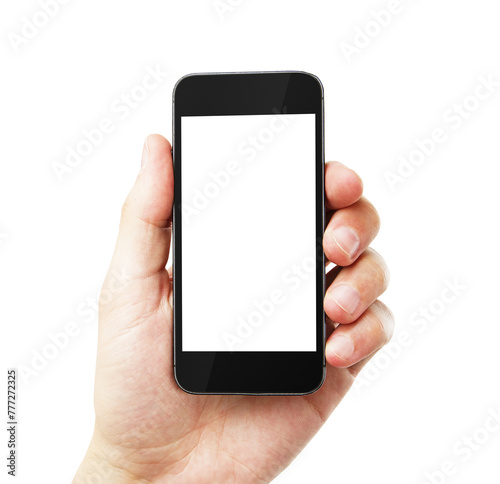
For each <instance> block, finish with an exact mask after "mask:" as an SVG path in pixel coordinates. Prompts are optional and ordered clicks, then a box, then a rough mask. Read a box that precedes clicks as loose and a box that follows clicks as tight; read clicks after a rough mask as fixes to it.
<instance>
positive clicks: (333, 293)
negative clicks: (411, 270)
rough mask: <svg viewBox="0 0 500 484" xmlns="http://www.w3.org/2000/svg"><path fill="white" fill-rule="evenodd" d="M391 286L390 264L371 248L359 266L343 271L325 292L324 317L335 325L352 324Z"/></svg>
mask: <svg viewBox="0 0 500 484" xmlns="http://www.w3.org/2000/svg"><path fill="white" fill-rule="evenodd" d="M388 283H389V269H388V268H387V264H386V263H385V261H384V259H383V258H382V257H381V256H380V255H379V254H378V253H377V252H375V251H374V250H373V249H370V248H368V249H367V250H366V251H365V252H363V253H362V254H361V256H360V257H359V258H358V259H357V260H356V262H354V263H353V264H352V265H350V266H348V267H344V268H342V270H341V271H340V272H339V274H338V275H337V276H336V277H335V280H334V281H333V282H332V284H331V285H330V287H328V289H327V290H326V294H325V300H324V308H325V313H326V314H327V316H328V317H329V318H330V319H331V320H332V321H335V322H336V323H340V324H348V323H352V322H354V321H356V320H357V319H358V318H359V317H360V316H361V315H362V314H363V313H364V312H365V310H366V309H367V308H368V307H369V306H371V305H372V304H373V302H375V300H376V299H377V298H378V297H379V296H380V295H381V294H382V293H383V292H384V291H385V290H386V289H387V285H388Z"/></svg>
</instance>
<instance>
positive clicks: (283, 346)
mask: <svg viewBox="0 0 500 484" xmlns="http://www.w3.org/2000/svg"><path fill="white" fill-rule="evenodd" d="M181 137H182V139H181V150H182V152H181V157H182V158H181V189H182V194H181V208H182V214H183V215H182V349H183V351H315V350H316V281H315V267H314V258H315V251H316V240H315V239H316V237H315V230H316V229H315V221H316V215H315V163H316V161H315V160H316V157H315V115H314V114H294V115H293V116H292V115H283V114H279V115H242V116H187V117H182V118H181Z"/></svg>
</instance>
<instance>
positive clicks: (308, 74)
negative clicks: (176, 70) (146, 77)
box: [172, 70, 324, 103]
mask: <svg viewBox="0 0 500 484" xmlns="http://www.w3.org/2000/svg"><path fill="white" fill-rule="evenodd" d="M240 74H242V75H243V74H244V75H252V74H304V75H306V76H309V77H312V78H313V79H314V80H315V81H316V82H317V83H318V84H319V87H320V89H321V98H322V99H323V98H324V88H323V83H322V82H321V79H320V78H319V77H318V76H317V75H316V74H312V73H311V72H307V71H294V70H284V71H234V72H229V71H220V72H191V73H189V74H185V75H183V76H182V77H180V78H179V79H178V80H177V82H176V83H175V84H174V87H173V89H172V102H173V103H175V91H176V90H177V87H178V85H179V84H180V83H181V82H182V81H183V80H184V79H187V78H189V77H196V76H232V75H240Z"/></svg>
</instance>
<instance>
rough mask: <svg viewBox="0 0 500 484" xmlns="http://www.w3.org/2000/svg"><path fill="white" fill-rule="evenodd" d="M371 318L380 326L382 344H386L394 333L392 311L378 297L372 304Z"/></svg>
mask: <svg viewBox="0 0 500 484" xmlns="http://www.w3.org/2000/svg"><path fill="white" fill-rule="evenodd" d="M372 311H373V312H372V314H373V318H374V319H375V320H376V322H377V323H378V325H379V326H380V331H381V336H382V341H383V345H385V344H387V343H388V342H389V341H390V340H391V338H392V335H393V334H394V315H393V313H392V311H391V310H390V309H389V308H388V307H387V306H386V305H385V304H384V303H383V302H381V301H379V300H378V299H377V300H376V301H375V302H374V303H373V304H372Z"/></svg>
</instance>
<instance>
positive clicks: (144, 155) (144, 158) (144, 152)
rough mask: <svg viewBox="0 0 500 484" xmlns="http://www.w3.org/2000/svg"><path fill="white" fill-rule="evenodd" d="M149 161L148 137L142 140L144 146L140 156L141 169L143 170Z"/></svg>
mask: <svg viewBox="0 0 500 484" xmlns="http://www.w3.org/2000/svg"><path fill="white" fill-rule="evenodd" d="M148 161H149V147H148V139H147V138H146V140H145V141H144V147H143V148H142V158H141V171H142V170H144V167H145V166H146V164H147V162H148Z"/></svg>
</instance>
